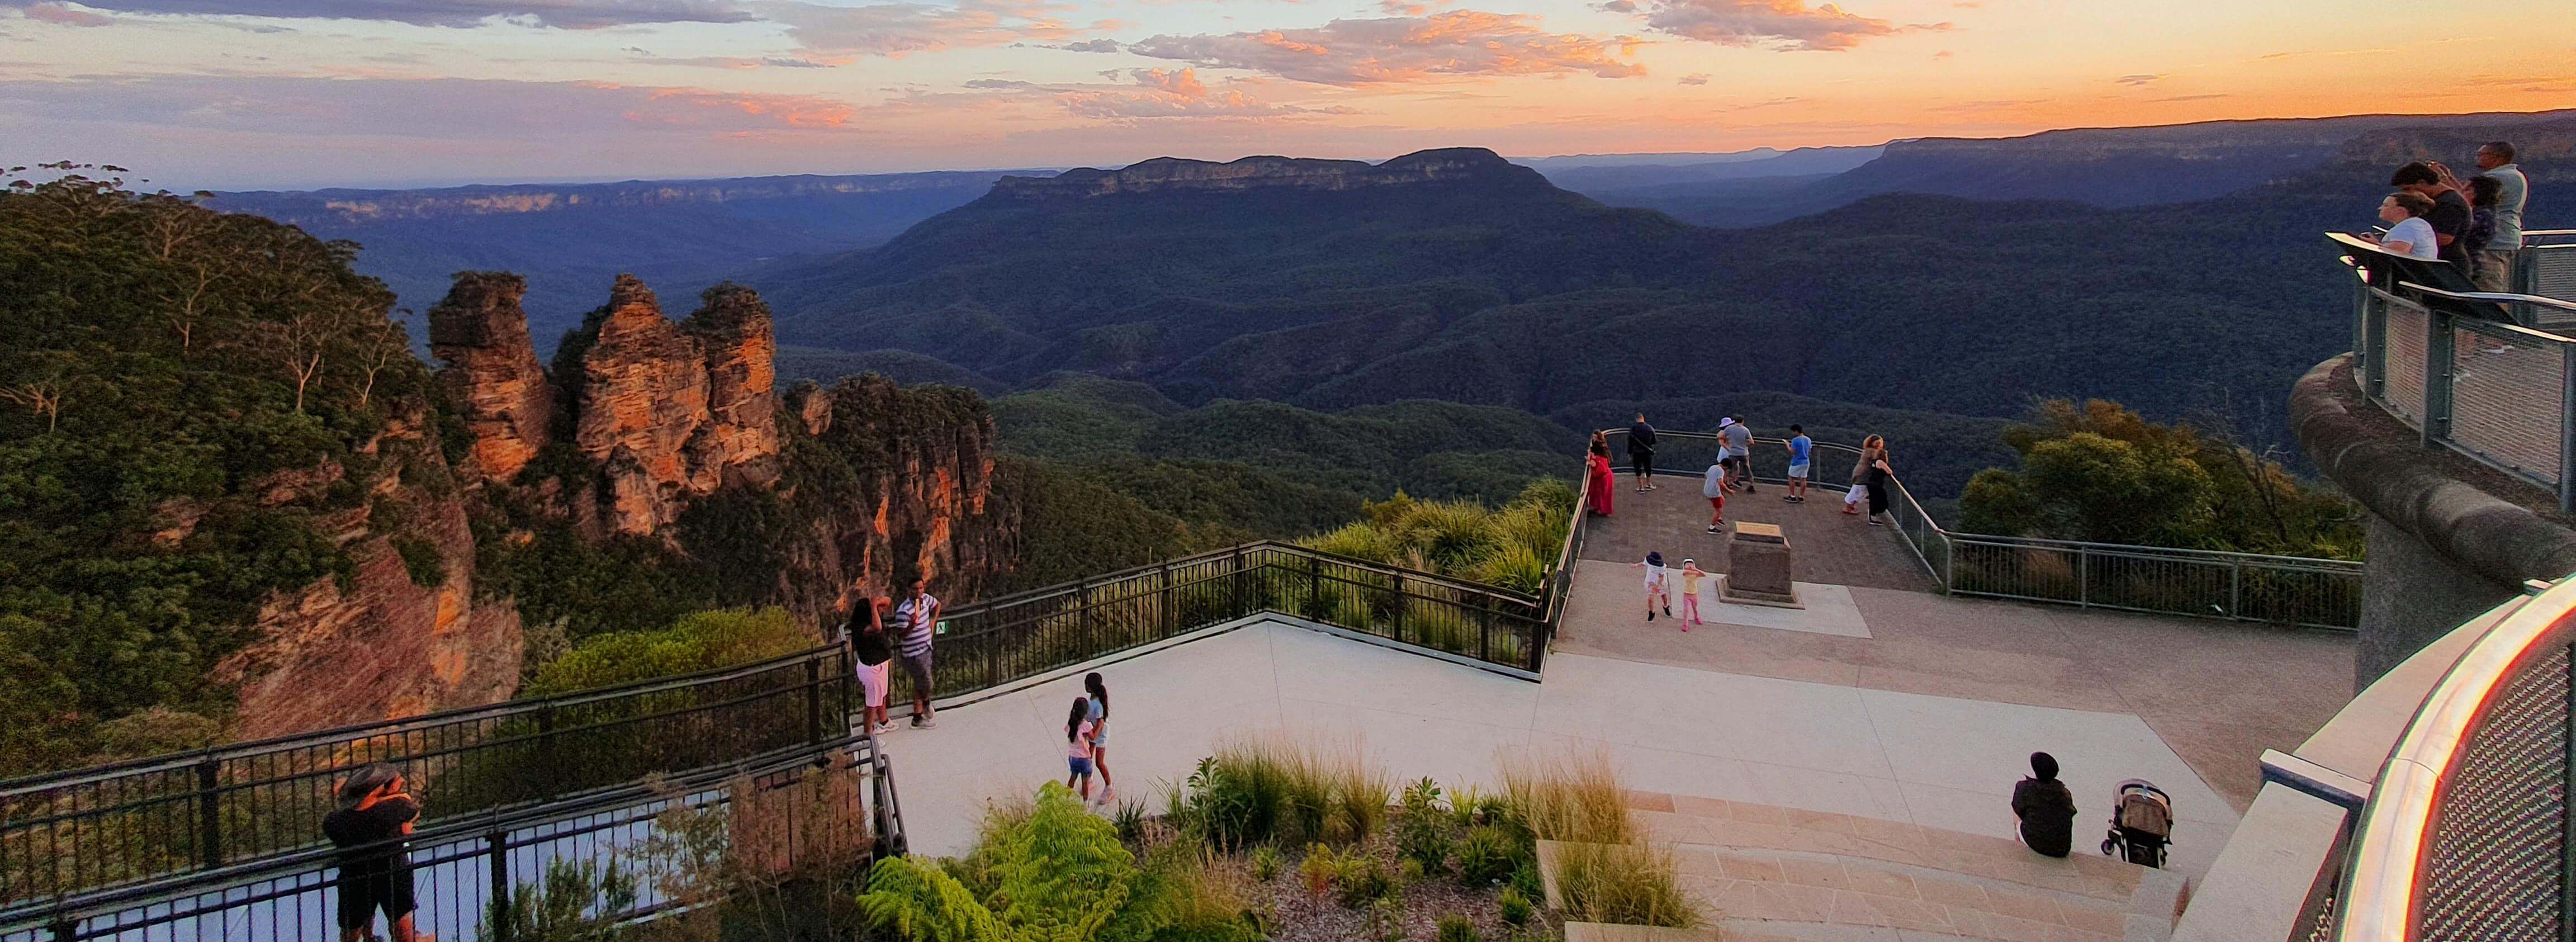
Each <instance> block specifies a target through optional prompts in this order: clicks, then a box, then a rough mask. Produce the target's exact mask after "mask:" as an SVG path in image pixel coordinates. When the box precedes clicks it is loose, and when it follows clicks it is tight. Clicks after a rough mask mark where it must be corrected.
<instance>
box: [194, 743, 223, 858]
mask: <svg viewBox="0 0 2576 942" xmlns="http://www.w3.org/2000/svg"><path fill="white" fill-rule="evenodd" d="M222 770H223V764H222V763H221V762H219V761H217V760H216V759H215V758H214V757H213V756H208V757H206V758H205V759H204V760H203V761H200V762H198V763H197V838H198V840H197V862H198V863H200V864H203V865H204V866H205V868H206V869H208V870H212V869H214V868H216V867H220V866H223V865H224V809H223V795H222V793H220V792H218V791H216V788H217V787H219V786H220V785H221V782H220V781H219V779H220V778H221V777H222V776H221V774H220V773H221V772H222Z"/></svg>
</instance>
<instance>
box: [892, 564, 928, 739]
mask: <svg viewBox="0 0 2576 942" xmlns="http://www.w3.org/2000/svg"><path fill="white" fill-rule="evenodd" d="M893 627H894V629H895V631H896V633H897V637H896V642H895V645H896V647H895V659H896V660H899V661H902V662H903V673H904V675H905V676H907V677H910V678H912V728H914V729H930V728H932V727H935V726H938V725H939V720H938V718H936V717H933V716H931V715H930V638H931V635H933V634H935V633H937V632H938V630H939V599H938V598H936V597H934V596H932V595H931V594H930V591H929V587H928V584H927V583H925V582H923V581H922V580H919V579H915V580H912V595H911V596H910V597H909V598H906V599H904V600H903V604H901V605H897V606H895V609H894V625H893Z"/></svg>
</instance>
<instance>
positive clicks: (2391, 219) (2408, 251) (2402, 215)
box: [2379, 193, 2442, 262]
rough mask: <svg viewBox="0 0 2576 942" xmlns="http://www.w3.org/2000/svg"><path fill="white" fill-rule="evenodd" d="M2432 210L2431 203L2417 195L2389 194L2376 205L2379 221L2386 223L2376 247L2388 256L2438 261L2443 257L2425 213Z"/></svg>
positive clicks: (2438, 240) (2439, 242) (2438, 241)
mask: <svg viewBox="0 0 2576 942" xmlns="http://www.w3.org/2000/svg"><path fill="white" fill-rule="evenodd" d="M2432 210H2433V201H2432V200H2428V199H2425V198H2424V197H2423V196H2422V195H2420V194H2416V193H2391V194H2389V196H2388V198H2387V199H2385V200H2381V201H2380V203H2379V220H2380V221H2381V222H2385V223H2388V224H2389V225H2388V234H2387V235H2384V236H2381V237H2379V247H2380V248H2383V249H2387V250H2388V252H2389V254H2391V255H2403V256H2406V257H2408V258H2417V259H2423V260H2424V261H2428V262H2430V261H2437V260H2439V259H2440V258H2441V257H2442V246H2441V240H2440V239H2439V238H2437V237H2436V236H2435V235H2434V233H2433V224H2432V223H2429V222H2426V221H2424V214H2425V213H2428V212H2431V211H2432Z"/></svg>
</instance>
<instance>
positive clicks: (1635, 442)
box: [1628, 412, 1655, 494]
mask: <svg viewBox="0 0 2576 942" xmlns="http://www.w3.org/2000/svg"><path fill="white" fill-rule="evenodd" d="M1628 469H1629V470H1630V471H1632V472H1634V473H1635V474H1636V476H1637V493H1640V494H1643V493H1645V492H1647V491H1651V490H1654V489H1655V427H1654V426H1652V425H1648V424H1646V414H1645V413H1643V412H1640V413H1637V424H1635V425H1631V426H1628Z"/></svg>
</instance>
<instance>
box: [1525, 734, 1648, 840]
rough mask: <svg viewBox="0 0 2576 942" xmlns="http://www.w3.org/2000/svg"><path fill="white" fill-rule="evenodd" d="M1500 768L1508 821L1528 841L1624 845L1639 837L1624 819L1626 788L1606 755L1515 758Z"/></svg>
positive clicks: (1560, 754) (1626, 801)
mask: <svg viewBox="0 0 2576 942" xmlns="http://www.w3.org/2000/svg"><path fill="white" fill-rule="evenodd" d="M1504 768H1505V771H1504V772H1503V792H1504V794H1506V795H1508V796H1510V799H1511V807H1512V809H1513V814H1512V817H1513V818H1514V819H1515V821H1516V823H1518V824H1519V826H1520V827H1522V828H1524V829H1526V830H1527V831H1528V832H1529V835H1530V837H1531V838H1533V839H1536V840H1542V841H1576V842H1581V843H1589V844H1630V843H1635V842H1637V841H1638V840H1639V839H1641V838H1642V837H1643V836H1644V835H1643V833H1642V832H1641V830H1640V829H1639V828H1638V827H1637V825H1636V822H1635V821H1633V820H1631V819H1630V818H1629V817H1628V790H1627V789H1626V788H1624V787H1621V786H1620V784H1619V773H1618V772H1616V771H1613V770H1612V768H1611V765H1610V761H1609V758H1608V757H1607V756H1604V755H1601V754H1599V753H1586V754H1581V755H1568V754H1563V753H1557V754H1551V755H1548V756H1543V757H1530V756H1515V757H1513V760H1512V762H1511V763H1509V764H1506V765H1505V766H1504Z"/></svg>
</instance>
